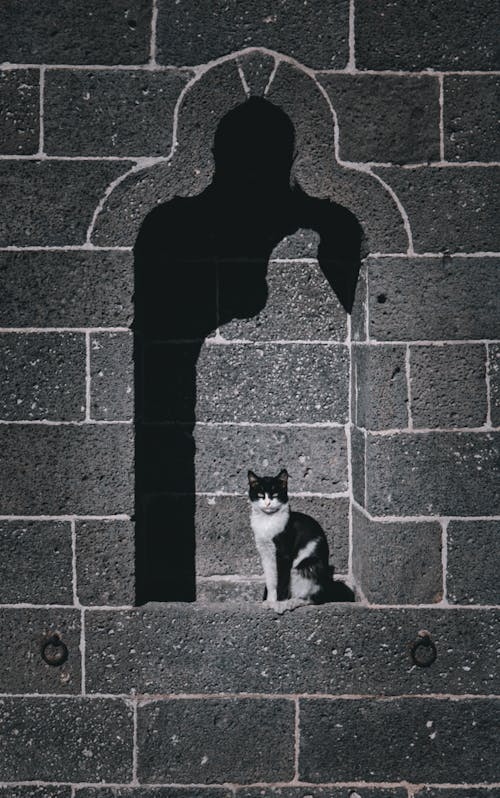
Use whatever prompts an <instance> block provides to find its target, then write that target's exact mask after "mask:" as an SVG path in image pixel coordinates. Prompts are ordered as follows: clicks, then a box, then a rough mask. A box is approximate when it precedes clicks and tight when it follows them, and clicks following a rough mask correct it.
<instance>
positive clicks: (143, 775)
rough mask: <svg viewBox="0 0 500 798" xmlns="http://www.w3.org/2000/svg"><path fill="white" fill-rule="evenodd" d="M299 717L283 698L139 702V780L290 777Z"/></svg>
mask: <svg viewBox="0 0 500 798" xmlns="http://www.w3.org/2000/svg"><path fill="white" fill-rule="evenodd" d="M294 718H295V706H294V704H293V702H292V701H286V700H283V699H274V700H269V701H268V700H258V699H245V698H227V699H207V700H204V701H199V700H182V699H179V700H174V701H163V702H154V703H150V704H146V705H145V706H139V709H138V729H137V740H138V749H139V760H138V776H139V779H140V780H141V781H145V782H161V781H173V782H187V783H189V782H194V783H196V782H204V783H213V782H229V781H233V782H240V783H241V782H243V783H245V782H255V781H269V780H271V779H277V780H280V781H285V780H289V779H291V778H292V777H293V761H294V753H293V749H294Z"/></svg>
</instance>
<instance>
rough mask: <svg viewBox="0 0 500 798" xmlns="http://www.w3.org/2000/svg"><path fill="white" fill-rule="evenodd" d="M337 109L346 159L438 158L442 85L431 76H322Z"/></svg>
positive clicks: (407, 160)
mask: <svg viewBox="0 0 500 798" xmlns="http://www.w3.org/2000/svg"><path fill="white" fill-rule="evenodd" d="M319 80H320V82H321V84H322V85H323V86H324V87H325V89H326V90H327V92H328V96H329V97H330V100H331V102H332V105H333V107H334V109H335V111H336V113H337V119H338V123H339V130H340V157H341V159H342V160H343V161H358V162H359V161H361V162H363V161H369V162H370V161H382V162H385V163H396V164H398V163H400V164H403V163H419V162H421V161H423V162H427V161H436V160H438V159H439V84H438V80H437V78H434V77H428V76H424V77H421V76H418V77H417V76H405V77H400V76H393V75H363V74H361V75H339V74H336V75H328V74H322V75H320V76H319Z"/></svg>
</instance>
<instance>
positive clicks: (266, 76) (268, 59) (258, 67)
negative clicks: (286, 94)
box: [239, 51, 276, 97]
mask: <svg viewBox="0 0 500 798" xmlns="http://www.w3.org/2000/svg"><path fill="white" fill-rule="evenodd" d="M239 65H240V67H241V70H242V72H243V76H244V78H245V83H246V84H247V86H248V89H249V92H250V95H251V96H256V97H262V96H264V93H265V91H266V88H267V86H268V85H269V82H270V80H271V76H272V73H273V70H274V69H275V67H276V61H275V59H274V57H273V56H272V55H268V54H267V53H264V52H259V51H257V52H250V53H249V54H248V55H244V56H242V57H241V58H240V59H239Z"/></svg>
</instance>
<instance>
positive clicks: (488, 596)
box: [446, 521, 500, 604]
mask: <svg viewBox="0 0 500 798" xmlns="http://www.w3.org/2000/svg"><path fill="white" fill-rule="evenodd" d="M499 534H500V522H499V521H450V523H449V524H448V547H447V548H448V558H447V566H448V575H447V581H446V585H447V592H448V600H449V601H451V602H454V603H455V604H498V600H499V592H498V566H499V562H498V538H499Z"/></svg>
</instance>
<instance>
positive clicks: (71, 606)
mask: <svg viewBox="0 0 500 798" xmlns="http://www.w3.org/2000/svg"><path fill="white" fill-rule="evenodd" d="M0 609H3V610H71V611H74V610H78V609H79V610H83V609H85V610H100V611H103V612H109V611H110V610H113V611H114V610H117V611H122V610H127V611H128V610H135V609H137V607H136V606H135V605H133V604H107V605H102V606H100V605H98V604H96V605H95V606H94V605H92V604H84V605H83V604H82V603H81V602H78V606H77V607H75V605H74V604H30V603H29V602H19V603H18V604H12V603H10V604H8V603H2V604H0Z"/></svg>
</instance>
